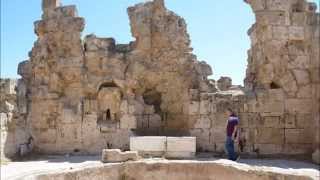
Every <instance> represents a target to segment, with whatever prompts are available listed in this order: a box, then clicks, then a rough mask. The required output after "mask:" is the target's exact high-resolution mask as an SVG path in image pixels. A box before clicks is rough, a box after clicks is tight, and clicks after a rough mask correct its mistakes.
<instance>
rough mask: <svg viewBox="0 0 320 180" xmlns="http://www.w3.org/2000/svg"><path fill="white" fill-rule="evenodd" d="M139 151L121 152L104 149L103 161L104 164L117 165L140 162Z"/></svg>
mask: <svg viewBox="0 0 320 180" xmlns="http://www.w3.org/2000/svg"><path fill="white" fill-rule="evenodd" d="M138 158H139V157H138V152H137V151H125V152H121V150H120V149H104V150H102V155H101V161H102V162H103V163H115V162H126V161H129V160H131V161H136V160H138Z"/></svg>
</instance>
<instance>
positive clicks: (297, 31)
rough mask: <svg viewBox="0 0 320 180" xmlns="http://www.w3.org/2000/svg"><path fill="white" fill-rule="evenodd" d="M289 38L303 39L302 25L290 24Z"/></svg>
mask: <svg viewBox="0 0 320 180" xmlns="http://www.w3.org/2000/svg"><path fill="white" fill-rule="evenodd" d="M289 39H290V40H304V27H303V26H290V27H289Z"/></svg>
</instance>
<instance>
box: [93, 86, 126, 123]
mask: <svg viewBox="0 0 320 180" xmlns="http://www.w3.org/2000/svg"><path fill="white" fill-rule="evenodd" d="M122 98H123V93H122V91H121V88H120V87H119V86H118V85H117V84H116V83H115V82H114V81H105V82H102V83H100V84H99V86H98V88H97V97H96V99H97V109H98V120H97V123H98V124H99V125H101V124H105V123H111V122H117V121H119V113H120V105H121V101H122Z"/></svg>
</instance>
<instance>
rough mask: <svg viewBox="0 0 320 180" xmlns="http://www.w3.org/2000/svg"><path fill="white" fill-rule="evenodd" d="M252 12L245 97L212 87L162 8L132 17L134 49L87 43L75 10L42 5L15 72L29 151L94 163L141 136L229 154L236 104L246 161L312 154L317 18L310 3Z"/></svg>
mask: <svg viewBox="0 0 320 180" xmlns="http://www.w3.org/2000/svg"><path fill="white" fill-rule="evenodd" d="M247 3H249V4H250V5H251V7H252V9H253V11H254V13H255V15H256V23H255V24H254V25H253V26H252V27H251V28H250V30H249V35H250V37H251V41H252V47H251V49H250V50H249V51H248V56H249V57H248V68H247V75H246V79H245V87H244V88H242V87H238V86H232V85H231V79H230V78H227V77H222V78H221V79H220V80H218V81H217V82H215V81H214V80H209V79H208V78H207V77H208V76H209V75H211V74H212V70H211V68H210V66H209V65H207V64H206V63H205V62H203V61H201V62H200V61H198V60H197V58H196V56H195V55H194V54H192V48H191V47H190V39H189V35H188V33H187V31H186V23H185V21H184V19H182V18H181V17H179V16H177V15H176V14H174V13H173V12H171V11H168V10H167V9H166V8H165V6H164V1H163V0H154V1H152V2H146V3H141V4H138V5H135V6H133V7H129V8H128V14H129V18H130V26H131V32H132V35H133V37H134V38H135V41H133V42H130V43H129V44H116V42H115V40H114V39H113V38H99V37H96V36H95V35H87V36H86V37H85V39H84V40H82V39H81V32H82V31H83V29H84V24H85V22H84V19H83V18H81V17H78V15H77V10H76V8H75V6H61V5H60V2H59V1H58V0H43V5H42V6H43V7H42V8H43V15H42V20H40V21H37V22H35V32H36V34H37V36H38V39H37V41H36V42H35V44H34V47H33V49H32V51H31V52H30V53H29V55H30V60H28V61H24V62H22V63H20V65H19V68H18V73H19V74H20V75H21V76H22V79H20V80H19V83H18V87H17V90H18V91H17V95H16V99H17V101H18V102H19V103H18V105H17V106H16V107H15V109H17V110H16V114H17V117H19V119H22V120H23V121H24V122H25V123H24V126H22V127H21V128H18V129H24V130H25V131H24V135H25V136H24V137H23V138H22V139H23V143H28V139H30V138H29V137H32V138H33V146H34V151H36V152H41V153H53V154H57V153H72V152H74V153H89V154H97V153H100V152H101V150H102V149H103V148H120V149H123V150H126V149H128V148H129V137H130V136H135V135H171V136H196V137H197V150H198V151H213V152H223V151H224V141H225V124H226V119H227V117H226V115H225V113H224V111H225V109H226V108H227V107H232V108H233V109H235V110H236V111H237V112H238V114H239V116H240V119H241V122H240V123H241V139H242V140H243V141H244V147H243V152H244V153H249V154H309V155H310V154H311V153H312V152H313V150H315V149H316V147H318V145H319V136H318V134H319V92H320V91H319V87H320V85H319V69H320V68H319V67H320V66H319V64H320V60H319V42H318V41H319V14H317V13H315V8H316V7H315V5H314V4H312V3H307V2H306V1H304V0H285V1H284V0H281V1H280V0H278V1H277V0H266V1H262V0H256V1H249V0H247ZM2 94H3V93H2ZM4 102H7V101H1V105H2V104H4ZM4 112H5V113H6V112H7V111H4ZM2 115H3V113H1V122H2V121H3V118H2ZM17 122H18V121H14V123H15V124H19V123H17ZM5 132H14V133H15V132H16V131H5ZM7 134H10V133H7ZM11 134H12V133H11ZM16 134H17V133H16ZM4 139H5V138H4ZM4 142H7V144H11V146H12V147H13V149H14V147H16V148H17V147H18V146H17V143H16V142H15V141H10V142H15V144H13V145H12V143H9V139H7V140H5V141H4ZM19 143H20V142H19ZM2 147H6V146H3V145H2ZM10 152H13V151H10ZM7 154H8V155H9V154H10V153H7ZM11 154H12V153H11Z"/></svg>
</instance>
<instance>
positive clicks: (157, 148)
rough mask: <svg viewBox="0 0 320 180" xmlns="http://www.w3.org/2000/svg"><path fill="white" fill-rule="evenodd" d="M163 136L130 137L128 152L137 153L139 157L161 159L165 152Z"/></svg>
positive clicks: (164, 138)
mask: <svg viewBox="0 0 320 180" xmlns="http://www.w3.org/2000/svg"><path fill="white" fill-rule="evenodd" d="M166 139H167V138H166V137H165V136H141V137H130V150H131V151H138V152H139V155H141V156H154V157H161V156H163V155H164V153H165V151H166Z"/></svg>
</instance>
